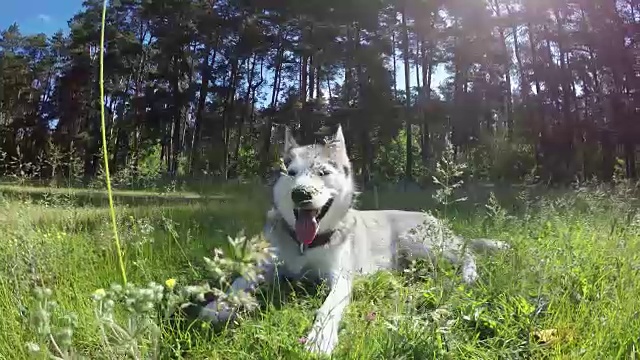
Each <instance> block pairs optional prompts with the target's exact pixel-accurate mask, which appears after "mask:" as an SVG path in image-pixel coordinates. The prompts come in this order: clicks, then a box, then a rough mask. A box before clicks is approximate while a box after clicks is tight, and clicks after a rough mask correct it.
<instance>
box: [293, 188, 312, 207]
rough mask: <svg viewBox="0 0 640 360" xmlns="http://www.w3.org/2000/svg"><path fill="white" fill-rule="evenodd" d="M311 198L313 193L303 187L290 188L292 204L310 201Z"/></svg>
mask: <svg viewBox="0 0 640 360" xmlns="http://www.w3.org/2000/svg"><path fill="white" fill-rule="evenodd" d="M312 199H313V195H312V194H311V192H310V191H309V190H308V189H306V188H304V187H297V188H295V189H293V190H291V200H293V203H294V204H301V203H304V202H306V201H311V200H312Z"/></svg>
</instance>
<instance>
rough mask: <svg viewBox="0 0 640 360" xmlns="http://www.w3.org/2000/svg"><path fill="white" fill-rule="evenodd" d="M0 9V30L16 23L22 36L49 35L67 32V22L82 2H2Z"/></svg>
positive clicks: (34, 0)
mask: <svg viewBox="0 0 640 360" xmlns="http://www.w3.org/2000/svg"><path fill="white" fill-rule="evenodd" d="M0 8H1V10H0V29H2V30H4V29H6V28H7V27H9V25H11V24H13V23H18V25H19V26H20V31H21V32H22V33H23V34H37V33H41V32H42V33H45V34H47V35H51V34H53V33H55V32H56V31H58V30H60V29H62V30H64V31H67V30H68V28H69V26H68V25H67V21H68V20H69V19H71V17H73V15H75V14H76V13H77V12H78V11H79V10H80V9H81V8H82V0H57V1H56V0H3V1H2V5H0Z"/></svg>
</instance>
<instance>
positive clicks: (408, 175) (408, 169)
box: [402, 8, 413, 187]
mask: <svg viewBox="0 0 640 360" xmlns="http://www.w3.org/2000/svg"><path fill="white" fill-rule="evenodd" d="M402 28H403V29H402V31H403V40H404V44H403V47H404V86H405V91H406V92H407V93H406V99H405V108H406V112H405V132H406V135H407V147H406V152H407V159H406V163H405V170H404V176H405V187H406V185H407V184H408V183H409V182H411V181H412V180H413V133H412V127H411V118H410V117H411V86H410V80H409V79H410V76H411V73H410V72H411V71H410V66H409V28H408V26H407V10H406V9H405V8H403V9H402Z"/></svg>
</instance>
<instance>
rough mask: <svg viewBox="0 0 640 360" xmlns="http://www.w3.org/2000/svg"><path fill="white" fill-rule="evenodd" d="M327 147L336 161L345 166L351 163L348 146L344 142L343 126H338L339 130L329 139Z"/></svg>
mask: <svg viewBox="0 0 640 360" xmlns="http://www.w3.org/2000/svg"><path fill="white" fill-rule="evenodd" d="M326 146H327V148H328V149H330V151H331V153H332V154H333V156H334V157H335V159H336V160H338V161H339V162H341V163H344V164H348V163H349V156H348V155H347V144H346V143H345V141H344V134H343V133H342V125H338V130H336V132H335V134H334V135H333V136H332V137H330V138H329V141H328V142H327V145H326Z"/></svg>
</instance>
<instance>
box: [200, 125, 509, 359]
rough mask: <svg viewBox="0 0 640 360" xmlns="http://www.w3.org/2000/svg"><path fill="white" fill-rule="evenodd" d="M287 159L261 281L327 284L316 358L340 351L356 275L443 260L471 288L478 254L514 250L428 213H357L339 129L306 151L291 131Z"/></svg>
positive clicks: (313, 333)
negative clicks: (458, 230) (465, 234)
mask: <svg viewBox="0 0 640 360" xmlns="http://www.w3.org/2000/svg"><path fill="white" fill-rule="evenodd" d="M282 157H283V165H284V166H283V168H282V173H281V174H280V176H279V178H278V179H277V180H276V181H275V183H274V185H273V188H272V193H273V207H272V208H271V210H269V211H268V213H267V222H266V225H265V227H264V234H265V237H266V239H267V240H268V241H269V242H270V244H271V245H272V246H273V249H274V251H275V254H276V257H275V258H274V261H273V262H270V263H269V265H267V266H265V267H264V269H263V270H264V273H263V274H264V277H263V280H266V281H269V280H272V279H273V278H274V276H283V277H287V278H294V279H295V278H300V277H302V276H313V277H315V278H316V279H319V280H326V281H327V283H328V285H329V294H328V296H327V298H326V299H325V301H324V303H323V305H322V306H321V307H320V309H319V310H318V311H317V313H316V318H315V321H314V323H313V326H312V328H311V330H310V332H309V334H308V335H307V337H306V342H305V347H306V348H307V350H309V351H311V352H315V353H320V354H330V353H331V352H332V351H333V349H334V348H335V346H336V345H337V343H338V327H339V324H340V321H341V319H342V315H343V312H344V310H345V308H346V307H347V305H348V304H349V301H350V297H351V291H352V286H353V280H354V276H355V275H356V274H371V273H373V272H375V271H377V270H380V269H398V268H399V267H400V266H401V264H402V263H403V262H401V261H400V260H402V259H407V258H409V259H411V258H415V257H426V258H429V259H432V260H435V257H436V256H444V257H445V258H446V259H447V260H449V261H451V262H452V263H454V264H459V265H460V266H461V273H462V280H463V281H464V282H465V283H468V284H470V283H473V282H474V281H475V280H476V279H477V277H478V274H477V272H476V262H475V258H474V255H473V253H474V252H479V251H483V250H489V251H491V250H500V249H506V248H508V245H507V244H505V243H503V242H499V241H495V240H487V239H475V240H467V241H465V240H464V239H462V238H461V237H459V236H456V235H454V234H452V233H451V232H450V231H449V230H448V229H447V227H446V226H445V225H444V224H443V223H442V222H440V221H438V220H437V219H436V218H434V217H432V216H430V215H427V214H424V213H420V212H410V211H399V210H380V211H359V210H355V209H353V206H352V204H353V200H354V196H355V195H356V189H355V185H354V181H353V174H352V168H351V163H350V161H349V157H348V155H347V150H346V146H345V140H344V136H343V133H342V128H341V127H338V130H337V131H336V133H335V134H334V135H333V136H330V137H329V138H328V139H327V142H326V143H325V144H313V145H306V146H299V145H298V144H297V143H296V141H295V139H294V138H293V136H292V134H291V132H290V131H289V129H287V130H286V135H285V146H284V151H283V154H282ZM257 285H258V284H257V283H255V282H251V281H248V280H247V279H244V278H242V277H240V278H238V279H236V280H235V281H234V282H233V284H232V286H231V289H230V290H229V291H230V292H233V291H239V290H242V291H252V290H254V289H255V288H256V287H257ZM232 314H233V313H232V312H231V311H230V310H221V309H220V307H219V306H218V304H217V303H216V302H215V301H214V302H211V303H209V304H208V305H207V306H206V307H204V308H203V309H202V311H201V313H200V315H201V317H202V318H204V319H208V320H213V321H227V320H228V319H229V317H230V316H232Z"/></svg>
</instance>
